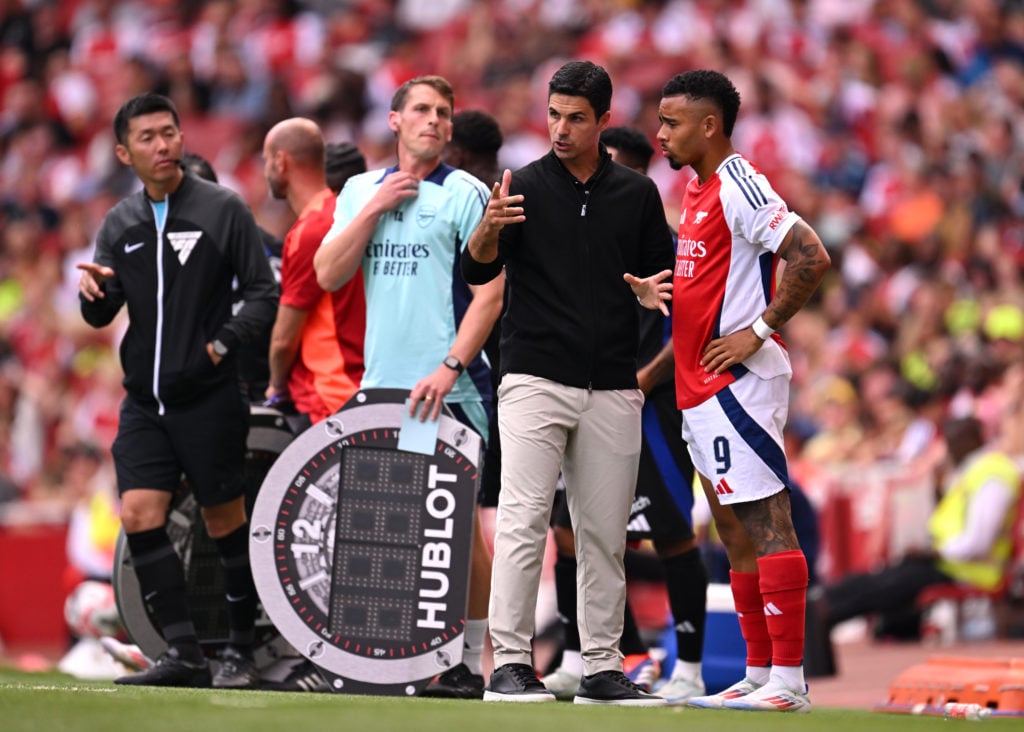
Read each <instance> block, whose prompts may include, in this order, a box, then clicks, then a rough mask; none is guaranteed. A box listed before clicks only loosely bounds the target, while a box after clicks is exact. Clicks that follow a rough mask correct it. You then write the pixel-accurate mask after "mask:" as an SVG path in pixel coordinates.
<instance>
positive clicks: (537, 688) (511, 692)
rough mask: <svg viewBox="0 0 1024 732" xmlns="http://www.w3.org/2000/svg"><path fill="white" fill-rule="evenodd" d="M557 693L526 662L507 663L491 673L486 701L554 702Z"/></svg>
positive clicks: (485, 692) (486, 691)
mask: <svg viewBox="0 0 1024 732" xmlns="http://www.w3.org/2000/svg"><path fill="white" fill-rule="evenodd" d="M554 700H555V695H554V694H552V693H551V692H550V691H548V688H547V687H546V686H544V684H542V683H541V682H540V679H538V678H537V674H536V673H535V672H534V670H533V669H532V668H531V667H530V666H527V665H526V664H525V663H506V664H505V665H504V666H501V667H500V668H497V669H495V671H494V673H493V674H491V683H489V684H488V685H487V688H486V689H485V690H484V701H507V702H553V701H554Z"/></svg>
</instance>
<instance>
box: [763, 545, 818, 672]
mask: <svg viewBox="0 0 1024 732" xmlns="http://www.w3.org/2000/svg"><path fill="white" fill-rule="evenodd" d="M757 568H758V571H759V573H760V575H761V597H762V599H763V600H764V617H765V622H766V623H767V626H768V634H769V635H770V636H771V639H772V664H773V665H775V666H800V665H802V664H803V662H804V613H805V612H806V609H807V559H806V557H804V553H803V552H802V551H800V550H799V549H791V550H789V551H785V552H778V553H776V554H769V555H768V556H765V557H761V558H760V559H758V560H757Z"/></svg>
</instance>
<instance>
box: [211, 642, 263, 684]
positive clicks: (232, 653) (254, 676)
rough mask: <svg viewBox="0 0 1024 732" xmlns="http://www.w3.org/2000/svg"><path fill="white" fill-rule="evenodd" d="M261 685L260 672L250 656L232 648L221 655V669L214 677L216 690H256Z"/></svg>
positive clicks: (228, 648)
mask: <svg viewBox="0 0 1024 732" xmlns="http://www.w3.org/2000/svg"><path fill="white" fill-rule="evenodd" d="M259 685H260V672H259V669H257V668H256V662H255V661H253V660H252V657H251V656H249V655H248V654H245V653H242V652H241V651H239V650H238V649H237V648H234V647H232V646H228V647H226V648H225V649H224V650H223V651H221V653H220V668H218V669H217V673H216V674H215V675H214V677H213V688H215V689H256V688H259Z"/></svg>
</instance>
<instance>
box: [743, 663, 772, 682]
mask: <svg viewBox="0 0 1024 732" xmlns="http://www.w3.org/2000/svg"><path fill="white" fill-rule="evenodd" d="M771 671H772V669H771V667H770V666H747V678H748V679H750V680H751V681H753V682H754V683H755V684H761V685H762V686H764V685H765V684H767V683H768V677H769V676H770V675H771Z"/></svg>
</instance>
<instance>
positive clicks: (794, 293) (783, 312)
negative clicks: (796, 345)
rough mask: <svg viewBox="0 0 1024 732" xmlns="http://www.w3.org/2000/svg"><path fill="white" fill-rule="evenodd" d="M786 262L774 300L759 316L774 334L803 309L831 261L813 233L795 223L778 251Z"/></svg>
mask: <svg viewBox="0 0 1024 732" xmlns="http://www.w3.org/2000/svg"><path fill="white" fill-rule="evenodd" d="M779 256H780V257H782V258H783V259H784V260H786V268H785V270H784V271H783V272H782V279H781V280H780V281H779V286H778V288H777V289H776V290H775V297H773V298H772V301H771V302H770V303H768V307H767V308H766V309H765V311H764V315H763V316H762V317H763V319H764V322H765V323H767V324H768V326H769V327H770V328H771V329H772V330H778V329H779V328H781V327H782V326H783V325H785V324H786V322H787V321H788V320H789V319H790V318H792V317H793V316H794V315H796V314H797V311H799V310H800V308H802V307H803V306H804V303H806V302H807V301H808V300H810V299H811V295H812V294H814V291H815V290H816V289H817V287H818V283H819V282H821V278H822V277H824V276H825V272H827V271H828V268H829V265H830V264H831V260H830V259H829V256H828V252H826V251H825V246H824V245H823V244H822V243H821V239H819V238H818V235H817V234H815V233H814V229H812V228H811V227H810V226H808V225H807V224H806V223H804V222H803V221H798V222H796V224H794V225H793V228H791V229H790V230H789V233H788V234H786V238H785V239H783V240H782V245H781V246H780V247H779Z"/></svg>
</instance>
